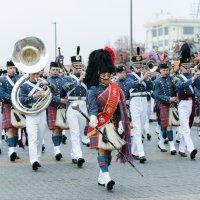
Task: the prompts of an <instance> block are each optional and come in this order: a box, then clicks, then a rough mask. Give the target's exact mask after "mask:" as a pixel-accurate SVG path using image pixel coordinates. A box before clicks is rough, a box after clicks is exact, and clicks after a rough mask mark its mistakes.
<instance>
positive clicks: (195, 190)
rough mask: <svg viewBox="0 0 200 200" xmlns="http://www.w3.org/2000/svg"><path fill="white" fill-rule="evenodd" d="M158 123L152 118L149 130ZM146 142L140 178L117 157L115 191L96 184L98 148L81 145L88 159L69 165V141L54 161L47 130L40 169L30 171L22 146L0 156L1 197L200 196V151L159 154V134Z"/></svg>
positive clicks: (172, 199) (175, 199) (118, 199)
mask: <svg viewBox="0 0 200 200" xmlns="http://www.w3.org/2000/svg"><path fill="white" fill-rule="evenodd" d="M154 127H155V124H154V123H151V129H152V130H153V129H154ZM152 136H153V138H152V141H150V142H149V141H146V140H145V141H144V144H145V150H146V155H147V159H148V162H147V163H146V164H144V165H142V164H139V163H138V162H136V161H135V162H134V164H135V165H136V166H137V168H138V169H139V170H140V171H141V172H142V173H143V174H144V177H143V178H142V177H140V176H139V175H138V174H137V173H136V172H135V171H134V170H133V169H132V168H131V167H130V166H129V165H128V164H126V165H125V166H124V165H123V164H119V163H116V162H113V164H112V166H111V177H112V178H113V179H114V180H115V181H116V186H115V188H114V190H113V191H112V192H107V191H106V190H105V189H104V188H102V187H100V186H98V185H97V174H98V166H97V163H96V152H95V151H93V150H90V149H88V148H87V147H83V152H84V155H85V159H86V164H85V165H84V167H83V168H82V169H78V168H77V167H76V166H74V165H73V164H71V158H70V154H69V152H70V142H69V140H68V141H67V144H66V145H63V146H62V150H63V154H64V159H63V160H62V161H61V162H56V161H55V160H54V158H53V148H52V144H51V141H50V137H49V136H48V135H46V139H45V142H46V151H45V153H44V154H43V158H42V162H41V164H42V168H41V169H40V170H39V171H38V172H33V171H32V170H31V167H30V164H29V160H28V151H27V150H24V151H23V150H19V155H20V157H21V159H20V160H19V161H17V162H16V163H10V162H9V161H8V158H7V147H6V146H5V144H4V145H3V154H2V155H1V156H0V183H1V184H0V200H28V199H31V200H36V199H37V200H40V199H41V200H49V199H54V200H65V199H66V200H68V199H69V200H75V199H81V200H93V199H94V200H96V199H97V200H98V199H99V200H104V199H105V200H111V199H115V200H131V199H135V200H141V199H144V200H154V199H155V200H182V199H184V200H187V199H190V200H191V199H200V156H199V155H198V156H197V159H196V161H191V160H189V159H188V158H180V157H179V156H178V155H177V156H171V155H169V152H167V153H161V152H160V151H159V150H158V149H157V147H156V146H157V144H156V142H157V136H156V134H155V133H154V132H153V131H152ZM192 137H193V138H194V139H195V140H194V141H195V146H196V147H197V149H200V148H199V147H200V138H199V137H198V136H197V133H196V129H195V128H193V133H192Z"/></svg>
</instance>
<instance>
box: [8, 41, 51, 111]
mask: <svg viewBox="0 0 200 200" xmlns="http://www.w3.org/2000/svg"><path fill="white" fill-rule="evenodd" d="M12 61H13V63H14V64H15V66H16V67H17V69H18V70H19V71H21V72H24V73H25V75H23V76H22V77H21V78H20V79H19V80H18V81H17V82H16V83H15V85H14V87H13V89H12V93H11V100H12V104H13V107H14V108H15V109H16V110H18V111H19V112H20V113H23V114H29V115H34V114H37V113H40V112H41V111H43V110H44V109H46V108H47V107H48V105H49V104H50V102H51V99H52V93H51V89H50V87H49V86H48V85H47V84H44V82H45V81H43V80H42V79H38V80H37V81H39V82H40V84H39V86H40V87H41V88H42V90H43V91H44V95H43V96H42V97H40V98H39V99H38V100H37V101H36V102H35V103H34V104H33V105H32V107H31V108H28V107H26V106H25V105H22V103H21V102H20V98H19V91H20V87H21V85H23V84H24V83H25V82H26V81H27V80H28V79H29V74H32V73H37V72H40V71H41V70H43V69H44V67H45V66H46V64H47V61H48V56H47V51H46V47H45V45H44V43H43V42H42V41H41V40H40V39H39V38H37V37H26V38H24V39H21V40H19V41H17V42H16V43H15V46H14V50H13V54H12Z"/></svg>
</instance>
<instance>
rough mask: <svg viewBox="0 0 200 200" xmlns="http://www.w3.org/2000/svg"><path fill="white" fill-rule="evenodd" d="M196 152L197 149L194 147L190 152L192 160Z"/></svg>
mask: <svg viewBox="0 0 200 200" xmlns="http://www.w3.org/2000/svg"><path fill="white" fill-rule="evenodd" d="M196 154H197V150H196V149H194V150H193V151H192V152H191V153H190V158H191V159H192V160H194V159H195V156H196Z"/></svg>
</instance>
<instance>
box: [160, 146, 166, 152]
mask: <svg viewBox="0 0 200 200" xmlns="http://www.w3.org/2000/svg"><path fill="white" fill-rule="evenodd" d="M158 148H159V149H160V151H161V152H167V149H161V148H160V146H159V145H158Z"/></svg>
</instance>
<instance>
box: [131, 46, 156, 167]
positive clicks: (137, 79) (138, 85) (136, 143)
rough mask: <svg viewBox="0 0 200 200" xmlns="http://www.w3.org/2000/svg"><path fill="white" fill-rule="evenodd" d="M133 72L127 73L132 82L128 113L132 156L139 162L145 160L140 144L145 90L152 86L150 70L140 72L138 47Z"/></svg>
mask: <svg viewBox="0 0 200 200" xmlns="http://www.w3.org/2000/svg"><path fill="white" fill-rule="evenodd" d="M132 61H133V72H132V73H131V74H129V78H130V81H132V82H133V83H134V85H133V86H132V88H130V90H129V92H130V113H131V119H132V123H133V131H132V136H133V137H132V147H131V151H132V154H133V155H134V157H135V158H136V159H138V160H140V163H144V162H145V161H146V157H145V152H144V147H143V144H142V133H143V130H144V125H145V122H146V118H147V107H148V104H147V92H150V91H151V90H152V88H153V84H152V81H151V79H150V72H148V71H147V72H145V74H143V73H142V70H143V69H142V56H140V48H139V47H138V48H137V55H136V56H133V58H132Z"/></svg>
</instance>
